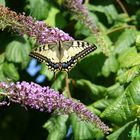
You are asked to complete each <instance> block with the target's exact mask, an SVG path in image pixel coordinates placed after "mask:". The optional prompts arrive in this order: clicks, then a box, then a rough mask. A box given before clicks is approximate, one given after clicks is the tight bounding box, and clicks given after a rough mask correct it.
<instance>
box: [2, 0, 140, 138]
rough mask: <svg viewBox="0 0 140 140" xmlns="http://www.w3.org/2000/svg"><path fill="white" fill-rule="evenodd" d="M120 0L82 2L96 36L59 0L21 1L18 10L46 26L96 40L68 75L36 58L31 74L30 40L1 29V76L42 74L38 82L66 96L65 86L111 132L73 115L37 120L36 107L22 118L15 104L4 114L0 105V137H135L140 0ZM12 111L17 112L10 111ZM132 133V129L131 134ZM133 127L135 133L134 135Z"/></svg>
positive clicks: (138, 102)
mask: <svg viewBox="0 0 140 140" xmlns="http://www.w3.org/2000/svg"><path fill="white" fill-rule="evenodd" d="M121 2H122V5H123V7H121V6H122V5H120V3H117V1H111V0H110V1H106V0H104V1H103V0H98V1H97V0H95V1H89V2H88V1H86V3H85V6H86V7H87V9H88V11H89V14H90V16H91V19H92V21H94V22H95V23H96V24H97V26H98V27H99V30H100V33H98V35H95V34H93V33H91V32H90V31H89V30H88V28H87V25H83V23H81V21H80V19H78V18H74V15H72V13H70V12H68V10H67V9H65V8H64V7H63V5H62V0H57V1H49V0H48V1H47V0H26V1H24V2H22V3H20V4H21V5H20V7H21V8H20V11H22V12H23V11H24V12H26V14H29V15H31V16H33V17H35V18H36V19H37V20H44V21H45V22H46V23H47V24H48V25H49V26H52V27H58V28H61V29H63V30H64V31H65V32H68V33H69V34H70V35H71V36H72V37H74V38H75V39H76V40H86V41H89V42H91V43H95V44H96V45H97V50H96V51H95V52H93V53H91V54H90V55H88V56H87V57H85V58H84V59H82V60H81V61H80V62H78V64H77V65H76V66H75V67H74V68H73V69H72V70H71V71H70V72H69V73H68V74H66V73H65V72H64V73H63V72H62V73H59V72H58V73H55V74H54V73H53V72H51V71H50V70H48V69H47V67H46V65H44V64H40V63H39V62H37V64H35V67H38V66H40V67H41V68H40V70H39V71H37V73H36V74H33V75H30V74H29V73H28V72H27V69H28V66H29V64H30V62H31V61H30V60H32V59H31V58H30V57H29V53H30V51H31V48H32V47H33V43H32V42H31V40H29V38H28V37H27V36H24V37H21V36H20V37H19V36H18V35H17V34H16V35H15V33H10V32H9V31H8V32H7V30H4V31H1V32H0V81H7V80H9V79H10V80H11V81H34V82H36V78H37V77H38V76H40V75H41V74H43V75H45V76H46V79H45V80H42V81H41V82H40V84H41V85H45V86H50V87H52V88H54V89H55V90H57V91H59V92H60V93H62V94H64V95H65V96H67V97H68V91H69V93H70V94H71V96H72V98H74V99H75V100H80V101H81V102H83V103H84V104H85V105H87V107H88V108H89V109H90V110H91V111H92V112H93V113H95V114H97V115H98V116H99V117H101V119H102V120H103V121H104V122H105V123H106V124H107V125H109V127H110V128H111V129H112V131H111V132H110V134H109V135H108V136H106V135H104V134H103V133H102V132H101V131H100V130H99V129H98V128H97V127H96V126H95V124H90V123H89V122H83V121H81V120H79V118H78V117H77V116H76V115H75V114H71V115H70V116H65V115H59V116H54V115H53V116H49V114H48V115H46V113H41V115H40V116H41V118H43V119H40V117H38V113H39V112H32V110H29V111H31V113H30V114H28V115H29V116H28V117H27V116H25V113H22V115H19V114H20V113H21V112H22V111H23V110H22V111H20V109H19V110H18V111H17V110H14V109H13V108H8V109H9V110H10V111H9V113H7V112H6V113H5V112H4V111H5V110H6V109H7V108H5V109H4V108H0V139H5V140H8V139H9V137H8V138H7V137H6V138H5V136H7V135H9V134H11V133H12V134H13V135H14V136H13V137H14V138H13V137H12V138H13V139H14V140H18V139H34V140H37V139H48V140H63V139H66V137H67V139H68V140H70V139H76V140H87V139H97V140H99V139H108V140H124V139H134V138H137V139H139V137H138V136H139V135H140V122H139V116H140V115H139V108H140V107H139V106H140V76H139V75H140V32H139V25H140V18H139V17H140V9H139V6H140V1H139V0H124V1H121ZM0 4H2V5H6V6H9V8H11V9H15V11H16V10H17V11H18V10H19V8H17V5H18V2H15V3H12V4H11V2H10V1H5V0H0ZM16 4H17V5H16ZM30 71H33V68H32V69H31V70H30ZM67 76H68V77H69V80H68V81H66V77H67ZM19 108H20V107H19ZM3 110H4V111H3ZM13 110H14V111H15V112H16V113H17V114H18V115H17V114H16V113H15V114H16V115H12V112H13ZM26 112H27V111H26ZM26 115H27V114H26ZM11 116H12V117H11ZM18 117H19V118H18ZM12 118H14V119H12ZM17 118H18V119H20V120H26V121H25V123H26V125H25V126H24V132H22V133H18V134H16V133H15V132H13V128H15V129H19V126H18V122H17V121H15V120H16V119H17ZM25 118H26V119H25ZM33 120H34V121H33ZM29 123H30V124H31V125H30V126H28V124H29ZM11 124H12V127H11ZM42 126H43V129H42ZM20 127H21V130H22V126H20ZM70 128H71V129H70ZM35 130H36V131H35ZM36 132H38V133H36ZM68 132H69V133H70V134H69V135H67V134H68ZM131 132H134V133H133V135H132V133H131ZM135 132H137V133H138V134H139V135H138V134H137V135H134V134H135ZM23 133H24V135H26V136H23ZM31 135H32V136H31ZM12 138H11V139H12Z"/></svg>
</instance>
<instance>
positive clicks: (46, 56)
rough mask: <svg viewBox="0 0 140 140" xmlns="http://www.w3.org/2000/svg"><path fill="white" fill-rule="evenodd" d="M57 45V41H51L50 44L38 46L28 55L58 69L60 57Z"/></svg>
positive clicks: (54, 69) (50, 67) (51, 67)
mask: <svg viewBox="0 0 140 140" xmlns="http://www.w3.org/2000/svg"><path fill="white" fill-rule="evenodd" d="M58 45H59V44H58V43H53V44H51V45H48V44H46V45H45V46H39V47H37V48H35V49H33V50H32V52H31V53H30V56H31V57H33V58H36V59H38V60H39V61H40V62H44V63H46V64H47V66H48V68H49V69H51V70H53V71H56V70H57V69H59V57H60V56H59V55H60V53H59V49H58V48H59V47H58Z"/></svg>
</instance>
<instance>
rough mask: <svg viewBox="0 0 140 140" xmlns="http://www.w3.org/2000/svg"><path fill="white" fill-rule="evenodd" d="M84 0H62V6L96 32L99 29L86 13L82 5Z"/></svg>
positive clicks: (86, 10)
mask: <svg viewBox="0 0 140 140" xmlns="http://www.w3.org/2000/svg"><path fill="white" fill-rule="evenodd" d="M83 1H84V0H64V6H65V7H67V8H68V9H69V10H70V11H71V12H72V13H74V14H75V16H76V19H78V20H79V19H80V20H81V21H82V22H83V23H84V24H85V25H86V26H87V27H88V28H89V29H90V31H91V32H92V33H94V34H97V33H98V31H99V29H98V27H97V26H96V23H95V22H94V19H91V17H90V16H89V14H88V9H87V8H86V7H85V6H84V5H83Z"/></svg>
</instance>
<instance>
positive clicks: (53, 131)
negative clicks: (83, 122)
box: [43, 115, 68, 140]
mask: <svg viewBox="0 0 140 140" xmlns="http://www.w3.org/2000/svg"><path fill="white" fill-rule="evenodd" d="M67 119H68V116H66V115H61V116H56V117H51V119H50V120H48V121H47V122H46V123H45V124H44V126H43V127H44V128H45V129H47V130H48V131H49V135H48V138H47V140H62V139H64V138H65V137H66V132H67V126H66V122H67Z"/></svg>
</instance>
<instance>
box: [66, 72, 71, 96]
mask: <svg viewBox="0 0 140 140" xmlns="http://www.w3.org/2000/svg"><path fill="white" fill-rule="evenodd" d="M65 81H66V91H67V96H68V98H72V97H71V93H70V89H69V78H68V74H67V75H66V78H65Z"/></svg>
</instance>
